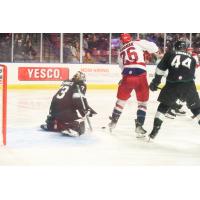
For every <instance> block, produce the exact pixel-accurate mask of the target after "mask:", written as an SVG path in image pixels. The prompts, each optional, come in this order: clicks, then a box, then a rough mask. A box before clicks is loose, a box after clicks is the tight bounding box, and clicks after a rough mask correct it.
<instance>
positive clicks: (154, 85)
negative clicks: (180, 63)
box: [149, 81, 159, 91]
mask: <svg viewBox="0 0 200 200" xmlns="http://www.w3.org/2000/svg"><path fill="white" fill-rule="evenodd" d="M158 85H159V84H157V83H155V82H153V81H152V82H151V83H150V85H149V88H150V90H151V91H156V90H157V89H158Z"/></svg>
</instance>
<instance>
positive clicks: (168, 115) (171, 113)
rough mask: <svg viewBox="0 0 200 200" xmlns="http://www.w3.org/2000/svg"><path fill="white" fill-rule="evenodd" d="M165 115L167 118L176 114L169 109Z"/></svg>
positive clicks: (171, 117) (172, 117)
mask: <svg viewBox="0 0 200 200" xmlns="http://www.w3.org/2000/svg"><path fill="white" fill-rule="evenodd" d="M165 117H167V118H169V119H175V117H176V114H175V113H174V112H172V110H171V109H170V110H169V111H168V112H167V113H166V114H165Z"/></svg>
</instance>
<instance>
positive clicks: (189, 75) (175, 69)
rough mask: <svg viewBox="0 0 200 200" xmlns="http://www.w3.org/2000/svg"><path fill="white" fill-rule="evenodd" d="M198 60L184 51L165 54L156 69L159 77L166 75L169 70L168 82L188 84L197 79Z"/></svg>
mask: <svg viewBox="0 0 200 200" xmlns="http://www.w3.org/2000/svg"><path fill="white" fill-rule="evenodd" d="M195 67H196V60H195V59H194V58H193V57H192V55H191V54H189V53H187V52H184V51H171V52H167V53H165V55H164V57H163V58H162V60H161V61H160V63H159V64H158V66H157V68H156V74H157V75H164V74H165V71H166V70H167V69H168V75H167V78H166V79H167V81H168V82H188V81H191V80H193V79H194V78H195V77H194V76H195Z"/></svg>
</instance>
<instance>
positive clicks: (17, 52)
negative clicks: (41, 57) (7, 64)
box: [14, 39, 25, 61]
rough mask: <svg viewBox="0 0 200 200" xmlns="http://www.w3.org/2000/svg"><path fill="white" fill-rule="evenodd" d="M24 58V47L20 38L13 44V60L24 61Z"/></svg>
mask: <svg viewBox="0 0 200 200" xmlns="http://www.w3.org/2000/svg"><path fill="white" fill-rule="evenodd" d="M24 59H25V49H24V46H23V44H22V40H21V39H18V40H17V41H16V44H15V46H14V61H24Z"/></svg>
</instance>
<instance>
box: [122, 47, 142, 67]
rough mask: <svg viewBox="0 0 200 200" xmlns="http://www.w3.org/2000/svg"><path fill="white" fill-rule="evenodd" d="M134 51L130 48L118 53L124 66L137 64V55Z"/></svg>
mask: <svg viewBox="0 0 200 200" xmlns="http://www.w3.org/2000/svg"><path fill="white" fill-rule="evenodd" d="M134 50H135V48H134V47H130V48H128V49H126V51H122V52H121V53H120V57H121V58H122V60H123V64H124V65H129V64H131V63H134V62H137V60H138V55H137V53H136V52H135V51H134Z"/></svg>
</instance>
